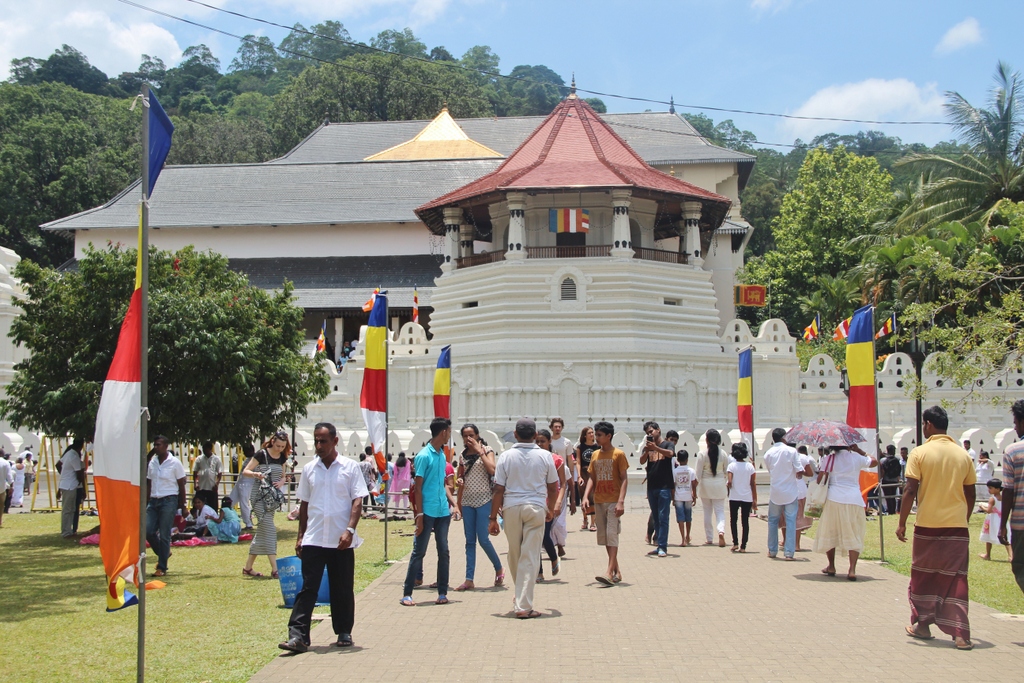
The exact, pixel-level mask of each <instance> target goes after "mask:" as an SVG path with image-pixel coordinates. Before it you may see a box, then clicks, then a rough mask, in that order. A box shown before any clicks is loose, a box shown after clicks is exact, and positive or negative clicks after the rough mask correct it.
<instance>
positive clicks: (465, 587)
mask: <svg viewBox="0 0 1024 683" xmlns="http://www.w3.org/2000/svg"><path fill="white" fill-rule="evenodd" d="M475 587H476V586H474V585H473V582H472V581H463V582H462V585H461V586H456V588H455V590H456V591H458V592H459V593H461V592H462V591H471V590H473V589H474V588H475Z"/></svg>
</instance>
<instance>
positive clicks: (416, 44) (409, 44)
mask: <svg viewBox="0 0 1024 683" xmlns="http://www.w3.org/2000/svg"><path fill="white" fill-rule="evenodd" d="M370 47H375V48H377V49H378V50H387V51H388V52H394V53H396V54H400V55H406V56H409V57H424V58H426V57H428V56H429V55H427V46H426V45H425V44H424V43H423V42H421V41H420V40H419V39H418V38H416V36H415V35H414V34H413V32H412V29H410V28H406V29H403V30H401V31H396V30H394V29H387V30H384V31H381V32H380V33H378V34H377V35H376V36H374V37H373V39H372V40H370Z"/></svg>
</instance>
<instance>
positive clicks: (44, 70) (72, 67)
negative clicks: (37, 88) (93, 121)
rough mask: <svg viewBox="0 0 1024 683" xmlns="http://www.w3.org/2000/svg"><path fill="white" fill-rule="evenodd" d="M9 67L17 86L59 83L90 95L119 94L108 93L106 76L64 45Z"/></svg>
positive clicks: (109, 89)
mask: <svg viewBox="0 0 1024 683" xmlns="http://www.w3.org/2000/svg"><path fill="white" fill-rule="evenodd" d="M11 67H12V68H11V73H12V77H13V78H14V79H15V80H14V82H15V83H18V84H20V85H33V84H36V83H63V84H65V85H70V86H71V87H72V88H75V89H77V90H81V91H82V92H87V93H90V94H93V95H108V94H118V95H120V94H123V93H120V92H117V89H116V88H115V89H114V91H113V92H112V91H111V87H110V86H109V84H108V80H109V79H108V78H107V75H106V74H105V73H103V72H102V71H100V70H99V69H97V68H96V67H95V66H93V65H92V64H90V63H89V59H88V58H87V57H86V56H85V55H84V54H82V53H81V52H79V51H78V50H76V49H75V48H73V47H71V46H70V45H66V44H65V45H61V46H60V48H58V49H57V50H54V52H53V54H52V55H50V56H49V57H48V58H46V59H45V60H37V59H33V58H31V57H27V58H24V59H15V60H12V62H11Z"/></svg>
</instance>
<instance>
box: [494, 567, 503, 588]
mask: <svg viewBox="0 0 1024 683" xmlns="http://www.w3.org/2000/svg"><path fill="white" fill-rule="evenodd" d="M503 583H505V570H504V569H502V570H501V571H500V572H498V573H497V574H495V575H494V585H495V586H500V585H502V584H503Z"/></svg>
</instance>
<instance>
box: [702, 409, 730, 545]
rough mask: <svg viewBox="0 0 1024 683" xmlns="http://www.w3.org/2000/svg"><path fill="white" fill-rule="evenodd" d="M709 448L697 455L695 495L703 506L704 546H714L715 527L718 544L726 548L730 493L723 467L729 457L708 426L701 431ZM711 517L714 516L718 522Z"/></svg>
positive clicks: (716, 434)
mask: <svg viewBox="0 0 1024 683" xmlns="http://www.w3.org/2000/svg"><path fill="white" fill-rule="evenodd" d="M704 438H705V440H706V441H707V444H708V448H707V450H706V451H701V452H700V453H698V454H697V462H696V465H697V466H696V467H695V468H694V469H695V470H696V471H697V496H698V497H699V498H700V505H701V507H702V508H703V509H704V535H705V536H706V537H707V541H706V542H705V543H704V545H714V544H715V542H714V536H713V530H714V529H716V528H717V530H718V545H719V546H720V547H722V548H724V547H725V499H726V498H727V497H728V496H729V492H728V486H727V481H726V469H727V468H728V467H729V464H730V462H731V461H732V458H731V457H729V454H728V453H725V452H723V451H722V435H721V434H719V433H718V430H717V429H709V430H708V431H707V432H705V434H704ZM712 516H714V517H716V518H717V521H718V524H717V527H716V525H715V521H714V520H713V519H712Z"/></svg>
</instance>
